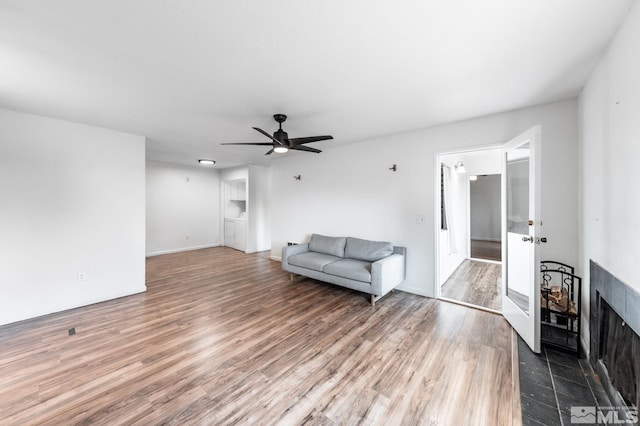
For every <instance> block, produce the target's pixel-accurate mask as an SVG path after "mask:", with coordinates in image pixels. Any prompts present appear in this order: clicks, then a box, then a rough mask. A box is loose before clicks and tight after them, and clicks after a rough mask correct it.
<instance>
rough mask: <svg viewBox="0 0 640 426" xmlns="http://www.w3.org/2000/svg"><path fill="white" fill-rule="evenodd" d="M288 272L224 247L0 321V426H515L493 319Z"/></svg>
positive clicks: (507, 344)
mask: <svg viewBox="0 0 640 426" xmlns="http://www.w3.org/2000/svg"><path fill="white" fill-rule="evenodd" d="M288 278H289V275H288V274H287V273H284V272H283V271H282V270H281V267H280V263H278V262H274V261H272V260H269V259H268V258H265V257H264V256H260V255H245V254H243V253H241V252H238V251H236V250H233V249H230V248H225V247H218V248H212V249H204V250H197V251H192V252H184V253H176V254H169V255H163V256H157V257H152V258H149V259H148V260H147V286H148V291H147V292H146V293H144V294H139V295H134V296H129V297H124V298H121V299H117V300H113V301H109V302H104V303H100V304H95V305H91V306H87V307H83V308H78V309H74V310H71V311H66V312H62V313H57V314H52V315H48V316H46V317H41V318H37V319H33V320H28V321H23V322H20V323H16V324H11V325H6V326H2V327H0V380H1V382H0V424H1V425H21V426H23V425H70V424H87V425H88V424H91V425H94V424H96V425H124V424H126V425H150V424H179V425H191V424H198V425H199V424H204V425H214V424H215V425H220V424H250V425H254V424H286V425H289V424H323V425H333V424H336V425H337V424H380V425H390V424H393V425H396V424H442V425H454V424H455V425H462V424H464V425H476V424H477V425H509V424H512V422H513V419H517V418H518V414H519V413H515V412H513V411H512V406H513V403H512V398H513V397H514V395H513V391H512V385H513V383H512V370H511V369H512V365H511V344H512V341H511V328H510V327H509V326H508V324H507V323H506V321H505V320H504V319H503V318H502V317H500V316H498V315H492V314H489V313H486V312H482V311H478V310H474V309H469V308H465V307H463V306H458V305H455V304H450V303H446V302H441V301H437V300H434V299H428V298H423V297H420V296H415V295H411V294H409V293H404V292H401V291H396V292H394V293H391V294H389V295H388V296H386V297H384V298H383V299H381V300H380V301H379V302H378V303H377V304H376V307H375V308H372V307H371V306H370V305H369V303H368V299H367V297H366V296H365V295H363V294H361V293H357V292H353V291H350V290H347V289H342V288H340V287H337V286H333V285H329V284H324V283H320V282H317V281H313V280H309V279H307V280H303V281H299V282H296V283H290V282H289V280H288ZM71 327H75V329H76V334H75V335H73V336H69V335H68V329H69V328H71Z"/></svg>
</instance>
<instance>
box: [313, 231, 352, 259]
mask: <svg viewBox="0 0 640 426" xmlns="http://www.w3.org/2000/svg"><path fill="white" fill-rule="evenodd" d="M346 241H347V239H346V238H345V237H326V236H324V235H318V234H312V235H311V241H309V250H310V251H315V252H316V253H324V254H330V255H332V256H338V257H344V246H345V243H346Z"/></svg>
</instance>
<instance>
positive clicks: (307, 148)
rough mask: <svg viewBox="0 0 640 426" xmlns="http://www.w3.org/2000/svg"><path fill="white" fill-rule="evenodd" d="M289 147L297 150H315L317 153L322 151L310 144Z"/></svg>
mask: <svg viewBox="0 0 640 426" xmlns="http://www.w3.org/2000/svg"><path fill="white" fill-rule="evenodd" d="M289 149H295V150H297V151H306V152H315V153H316V154H318V153H320V152H322V151H320V150H319V149H315V148H311V147H309V146H302V145H295V146H293V145H292V146H290V147H289Z"/></svg>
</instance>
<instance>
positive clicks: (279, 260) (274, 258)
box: [269, 256, 282, 262]
mask: <svg viewBox="0 0 640 426" xmlns="http://www.w3.org/2000/svg"><path fill="white" fill-rule="evenodd" d="M269 259H271V260H275V261H276V262H282V256H270V257H269Z"/></svg>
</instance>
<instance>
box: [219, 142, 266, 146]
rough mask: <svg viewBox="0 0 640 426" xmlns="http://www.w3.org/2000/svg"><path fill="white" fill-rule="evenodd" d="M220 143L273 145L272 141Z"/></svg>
mask: <svg viewBox="0 0 640 426" xmlns="http://www.w3.org/2000/svg"><path fill="white" fill-rule="evenodd" d="M220 145H260V146H273V142H226V143H221V144H220Z"/></svg>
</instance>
